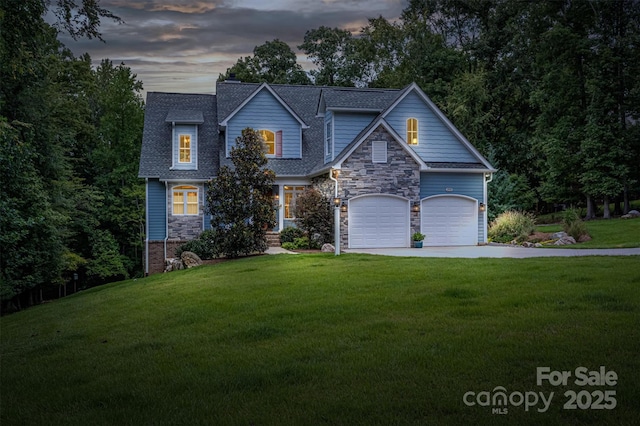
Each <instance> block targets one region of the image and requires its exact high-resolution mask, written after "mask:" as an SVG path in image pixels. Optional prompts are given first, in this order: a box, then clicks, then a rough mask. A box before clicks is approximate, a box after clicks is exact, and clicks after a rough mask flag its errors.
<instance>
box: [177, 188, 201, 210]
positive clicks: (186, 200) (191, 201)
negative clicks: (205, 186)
mask: <svg viewBox="0 0 640 426" xmlns="http://www.w3.org/2000/svg"><path fill="white" fill-rule="evenodd" d="M173 214H174V215H197V214H198V188H196V187H194V186H176V187H175V188H173Z"/></svg>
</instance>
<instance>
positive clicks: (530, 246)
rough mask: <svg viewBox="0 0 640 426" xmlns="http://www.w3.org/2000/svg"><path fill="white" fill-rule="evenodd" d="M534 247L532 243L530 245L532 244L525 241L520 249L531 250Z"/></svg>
mask: <svg viewBox="0 0 640 426" xmlns="http://www.w3.org/2000/svg"><path fill="white" fill-rule="evenodd" d="M535 246H536V245H535V244H533V243H532V242H530V241H525V242H524V243H522V247H527V248H533V247H535Z"/></svg>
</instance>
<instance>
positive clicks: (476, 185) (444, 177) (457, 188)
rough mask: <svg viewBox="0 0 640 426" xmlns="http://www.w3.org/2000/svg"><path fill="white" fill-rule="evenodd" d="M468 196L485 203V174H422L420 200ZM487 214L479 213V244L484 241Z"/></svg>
mask: <svg viewBox="0 0 640 426" xmlns="http://www.w3.org/2000/svg"><path fill="white" fill-rule="evenodd" d="M442 194H446V195H466V196H467V197H471V198H475V199H476V200H478V203H482V202H484V174H483V173H428V172H427V173H420V199H423V198H426V197H430V196H432V195H442ZM485 216H486V214H482V212H479V213H478V242H482V241H484V220H485Z"/></svg>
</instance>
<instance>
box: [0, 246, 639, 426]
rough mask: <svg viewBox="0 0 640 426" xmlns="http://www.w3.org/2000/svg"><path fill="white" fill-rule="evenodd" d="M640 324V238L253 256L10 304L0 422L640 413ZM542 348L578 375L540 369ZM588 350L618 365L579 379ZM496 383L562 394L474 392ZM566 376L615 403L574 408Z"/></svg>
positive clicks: (528, 418) (494, 419) (602, 420)
mask: <svg viewBox="0 0 640 426" xmlns="http://www.w3.org/2000/svg"><path fill="white" fill-rule="evenodd" d="M639 325H640V259H639V258H638V257H637V256H634V257H585V258H545V259H540V258H538V259H429V258H391V257H383V256H366V255H351V254H349V255H343V256H340V257H338V258H336V257H334V256H331V255H323V254H315V255H312V254H308V255H280V256H259V257H253V258H247V259H242V260H238V261H233V262H225V263H221V264H217V265H212V266H206V267H200V268H196V269H192V270H188V271H180V272H173V273H171V274H167V275H156V276H152V277H150V278H146V279H139V280H137V281H133V280H131V281H125V282H121V283H115V284H111V285H106V286H103V287H99V288H94V289H92V290H88V291H85V292H81V293H78V294H76V295H73V296H70V297H67V298H64V299H61V300H58V301H55V302H52V303H48V304H44V305H41V306H38V307H34V308H32V309H28V310H26V311H23V312H19V313H17V314H13V315H9V316H6V317H3V318H1V319H0V327H1V328H0V331H1V343H2V345H1V347H2V349H1V355H2V358H1V365H0V366H1V371H0V374H1V375H0V379H1V385H0V386H1V389H0V390H1V396H0V398H1V399H0V403H1V405H0V407H1V408H0V409H1V417H0V424H2V425H3V426H8V425H16V424H21V425H107V424H109V425H111V424H113V425H165V424H166V425H205V424H206V425H226V424H231V425H235V424H237V425H287V424H297V425H315V424H332V425H333V424H338V425H358V424H362V425H366V424H380V425H410V424H415V425H424V424H434V425H440V424H445V425H446V424H451V425H459V424H469V425H472V424H473V425H475V424H487V425H489V424H491V425H493V424H536V425H537V424H544V423H546V424H552V425H553V424H594V425H595V424H598V425H600V424H610V425H619V424H628V425H630V424H636V423H635V422H637V419H638V418H640V405H639V404H638V401H640V357H639V356H638V355H639V354H640V327H639ZM545 366H548V367H550V368H551V369H552V370H568V371H571V372H572V377H571V378H570V379H569V381H568V383H567V385H559V386H551V385H550V384H549V383H548V382H545V383H543V385H542V386H538V385H537V384H536V368H537V367H545ZM581 366H584V367H587V368H588V369H589V370H598V369H599V368H600V366H605V368H606V369H607V370H613V371H615V373H616V374H617V376H618V380H617V383H616V384H615V385H608V386H578V385H577V384H575V383H574V382H575V377H574V372H575V371H574V370H575V369H576V368H578V367H581ZM499 386H502V387H504V388H505V389H506V392H507V394H509V395H512V396H513V395H515V396H514V401H517V400H518V398H517V395H518V394H514V392H520V393H522V394H524V393H526V392H543V393H544V395H545V397H548V395H549V393H550V392H554V396H553V398H552V401H551V403H550V408H549V409H548V411H546V412H538V411H537V410H536V407H531V408H530V409H529V410H528V411H525V409H524V407H523V406H515V405H508V406H507V409H508V414H506V415H499V414H492V413H491V407H490V406H478V405H475V406H467V405H466V404H464V402H463V396H464V395H465V393H467V392H470V391H471V392H476V393H479V392H482V391H489V392H492V391H493V389H495V388H496V387H499ZM567 391H575V392H582V394H581V395H582V397H581V398H582V400H581V401H582V402H581V404H582V405H584V404H585V403H586V401H587V398H588V399H589V400H591V399H592V397H593V398H595V399H597V398H598V395H599V394H598V392H599V391H615V400H616V403H617V406H616V407H615V408H614V409H599V410H596V409H574V410H564V409H563V405H564V404H565V402H567V401H568V398H569V396H565V392H567ZM592 393H593V394H592ZM537 408H540V409H542V403H541V402H540V403H539V404H538V405H537Z"/></svg>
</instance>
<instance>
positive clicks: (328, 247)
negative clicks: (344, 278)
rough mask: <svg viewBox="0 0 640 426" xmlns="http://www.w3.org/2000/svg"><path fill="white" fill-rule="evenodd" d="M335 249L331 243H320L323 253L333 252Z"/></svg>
mask: <svg viewBox="0 0 640 426" xmlns="http://www.w3.org/2000/svg"><path fill="white" fill-rule="evenodd" d="M335 251H336V248H335V247H334V246H333V244H329V243H325V244H323V245H322V252H323V253H335Z"/></svg>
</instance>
